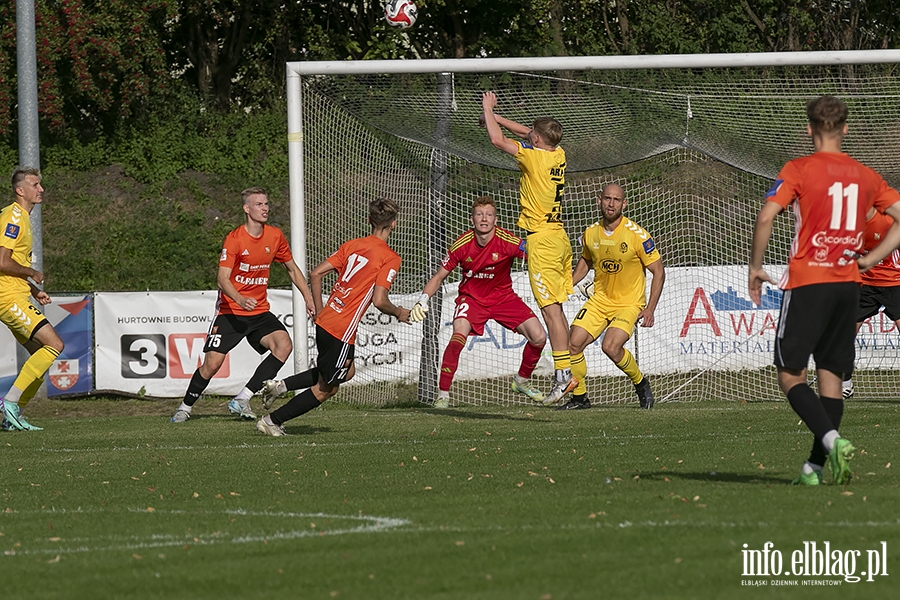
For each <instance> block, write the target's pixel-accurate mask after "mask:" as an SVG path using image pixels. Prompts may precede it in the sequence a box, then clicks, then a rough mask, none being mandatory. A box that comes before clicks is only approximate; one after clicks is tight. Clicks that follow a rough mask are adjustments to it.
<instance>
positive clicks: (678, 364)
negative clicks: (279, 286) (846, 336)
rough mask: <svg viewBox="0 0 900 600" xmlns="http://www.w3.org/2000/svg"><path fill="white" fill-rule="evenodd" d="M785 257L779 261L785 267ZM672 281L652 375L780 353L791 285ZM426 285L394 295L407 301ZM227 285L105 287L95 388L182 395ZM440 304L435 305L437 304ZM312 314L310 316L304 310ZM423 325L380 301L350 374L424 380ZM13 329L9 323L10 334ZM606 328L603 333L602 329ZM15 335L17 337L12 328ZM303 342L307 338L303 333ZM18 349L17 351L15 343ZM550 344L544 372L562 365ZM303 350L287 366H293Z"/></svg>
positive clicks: (599, 360) (877, 358) (866, 353)
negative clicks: (781, 316)
mask: <svg viewBox="0 0 900 600" xmlns="http://www.w3.org/2000/svg"><path fill="white" fill-rule="evenodd" d="M783 269H784V268H783V267H768V268H767V270H768V272H769V274H770V275H771V276H772V277H774V278H776V279H777V278H778V277H780V276H781V273H782V271H783ZM666 275H667V276H666V286H665V289H664V291H663V295H662V299H661V300H660V304H659V307H658V308H657V311H656V324H655V325H654V326H653V327H651V328H644V327H638V328H637V331H636V334H635V336H634V337H633V338H632V339H631V340H630V341H629V342H628V345H627V347H628V348H629V349H630V350H631V351H632V352H633V353H634V354H635V356H637V358H638V361H639V364H640V365H641V369H642V370H643V371H644V372H646V373H648V374H651V375H654V374H664V373H672V372H678V371H695V370H701V369H712V370H742V369H758V368H762V367H765V366H768V365H771V364H772V352H773V348H774V339H775V329H776V325H777V319H778V311H779V308H780V304H781V291H780V290H778V289H775V288H774V287H773V286H764V295H763V304H762V306H759V307H757V306H754V305H753V304H752V303H751V302H750V298H749V296H748V294H747V267H746V266H745V265H733V266H724V267H675V268H672V267H670V268H667V269H666ZM513 287H514V289H515V290H516V292H517V293H518V294H519V295H520V296H521V297H522V298H523V299H524V300H525V302H526V303H527V304H528V305H529V306H531V308H532V310H533V311H534V312H535V314H536V315H537V316H538V318H540V311H539V310H538V309H537V306H536V305H535V303H534V300H533V299H532V296H531V291H530V288H529V285H528V279H527V275H526V274H525V273H514V274H513ZM456 293H457V285H456V284H449V285H446V286H445V287H444V296H443V303H442V307H441V324H442V326H441V329H440V333H439V341H438V344H439V348H438V356H440V355H441V354H442V353H443V349H444V348H445V347H446V345H447V343H448V342H449V340H450V335H451V333H452V327H451V319H452V316H453V311H454V308H455V304H454V303H455V299H456ZM417 298H418V294H417V293H416V294H408V295H391V300H392V301H393V302H394V303H396V304H399V305H402V306H405V307H407V308H409V307H411V306H412V305H413V303H414V302H415V301H416V299H417ZM215 300H216V292H214V291H207V292H135V293H97V294H96V295H95V306H94V314H95V339H94V341H95V346H94V349H95V361H96V369H95V387H96V389H98V390H111V391H121V392H126V393H130V394H145V395H148V396H156V397H180V396H182V395H183V394H184V390H185V389H186V388H187V384H188V381H189V380H190V377H191V375H192V374H193V372H194V370H195V369H196V368H197V366H198V365H199V364H200V362H201V361H202V358H203V356H202V348H203V343H204V340H205V337H206V333H207V331H208V330H209V326H210V324H211V323H212V319H213V316H214V311H215ZM269 301H270V303H271V305H272V312H273V313H274V314H275V315H276V316H278V318H279V319H280V320H281V321H282V322H283V323H284V324H285V326H286V327H287V329H288V331H289V332H291V333H292V332H293V315H292V307H291V296H290V292H289V291H287V290H270V292H269ZM583 302H584V298H583V297H581V296H580V295H577V294H576V295H575V296H572V297H571V298H570V299H569V302H567V303H566V305H565V307H564V309H565V313H566V316H567V317H568V319H569V322H571V321H572V319H573V318H574V317H575V315H576V314H577V312H578V310H580V309H581V306H582V304H583ZM432 310H436V307H435V306H432ZM304 318H305V317H304ZM422 328H423V326H422V324H414V325H404V324H401V323H399V322H397V320H396V318H394V317H388V316H387V315H384V314H382V313H380V312H379V311H378V310H377V309H375V308H374V307H369V310H368V311H367V312H366V315H365V316H364V317H363V320H362V322H361V323H360V327H359V333H358V336H357V340H356V348H355V351H356V370H357V374H356V377H355V378H354V379H353V380H352V381H351V382H350V383H349V384H348V385H354V384H365V383H370V382H372V381H397V380H401V381H409V382H417V381H418V376H419V363H420V358H421V344H422ZM4 333H7V332H3V331H0V335H3V334H4ZM601 339H602V338H601ZM10 341H11V337H10ZM856 341H857V356H858V361H859V363H860V364H864V365H866V366H867V368H873V367H874V368H897V364H898V360H897V359H898V353H900V334H898V331H897V329H896V327H895V326H894V324H893V323H892V322H891V321H890V320H889V319H888V318H887V317H885V316H884V315H883V314H882V313H879V314H878V315H876V316H875V317H873V318H872V319H870V320H869V321H867V322H866V323H865V324H864V325H863V327H862V330H861V331H860V333H859V335H858V336H857V340H856ZM305 343H306V344H307V345H308V347H309V354H310V359H311V360H312V361H314V360H315V356H316V348H315V332H314V328H313V326H312V325H311V324H310V325H309V328H308V335H307V339H306V340H305ZM295 344H296V342H295ZM524 344H525V338H524V337H522V336H521V335H519V334H517V333H514V332H510V331H507V330H505V329H504V328H503V327H501V326H500V325H498V324H497V323H495V322H493V321H490V322H488V324H487V326H486V327H485V332H484V335H482V336H479V337H470V338H469V339H468V340H467V343H466V346H465V348H464V350H463V353H462V355H461V356H460V362H459V369H458V371H457V375H456V378H457V379H483V378H491V377H508V376H512V375H513V374H515V373H516V371H517V370H518V368H519V363H520V361H521V356H522V347H523V345H524ZM12 346H13V344H4V351H3V352H2V353H0V374H2V373H9V374H12V373H14V372H15V353H14V352H12V351H11V350H12ZM7 349H9V350H7ZM585 359H586V360H587V363H588V372H589V373H590V374H591V375H592V376H598V375H615V376H618V375H620V372H619V370H618V369H617V368H616V367H615V365H613V364H612V361H610V360H609V359H608V358H607V357H606V356H605V355H604V354H603V352H602V350H601V340H597V341H596V342H594V343H593V344H591V345H590V346H588V348H586V349H585ZM259 362H260V356H259V355H257V353H256V352H255V351H254V350H253V349H252V348H251V347H250V345H249V344H247V343H246V342H242V343H241V344H239V345H238V346H237V347H236V348H235V349H234V350H233V351H232V352H231V353H230V354H229V356H228V358H227V360H226V362H225V364H224V365H223V367H222V370H221V371H220V372H219V374H218V375H217V376H216V377H215V378H214V379H213V380H212V382H211V383H210V386H209V388H208V390H209V392H211V393H216V394H222V395H230V394H235V393H237V392H238V391H240V389H241V388H242V387H243V386H244V384H245V383H246V382H247V380H248V379H249V378H250V376H251V375H252V374H253V371H254V370H255V369H256V367H257V365H258V364H259ZM552 368H553V366H552V360H551V357H550V345H549V343H548V344H547V345H546V346H545V348H544V354H543V356H542V357H541V361H540V363H539V365H538V371H537V374H538V375H546V374H549V373H551V372H552ZM293 370H294V369H293V358H291V359H289V360H288V362H287V363H286V364H285V366H284V367H283V368H282V369H281V371H280V373H279V376H280V377H285V376H287V375H290V374H292V373H293Z"/></svg>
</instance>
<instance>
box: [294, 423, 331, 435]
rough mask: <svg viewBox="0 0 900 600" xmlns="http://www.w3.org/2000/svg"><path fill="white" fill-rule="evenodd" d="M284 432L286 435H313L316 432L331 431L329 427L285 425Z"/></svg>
mask: <svg viewBox="0 0 900 600" xmlns="http://www.w3.org/2000/svg"><path fill="white" fill-rule="evenodd" d="M284 432H285V433H286V434H288V435H314V434H317V433H333V432H334V429H332V428H331V427H311V426H309V425H291V426H289V425H285V427H284Z"/></svg>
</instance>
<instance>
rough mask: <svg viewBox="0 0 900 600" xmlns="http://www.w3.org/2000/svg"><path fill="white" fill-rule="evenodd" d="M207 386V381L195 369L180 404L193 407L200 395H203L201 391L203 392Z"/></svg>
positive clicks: (198, 370)
mask: <svg viewBox="0 0 900 600" xmlns="http://www.w3.org/2000/svg"><path fill="white" fill-rule="evenodd" d="M208 385H209V379H204V378H203V375H201V374H200V369H197V370H196V371H194V376H193V377H191V382H190V383H189V384H188V388H187V391H186V392H185V393H184V400H182V402H184V403H185V404H187V405H188V406H193V405H194V403H195V402H196V401H197V400H199V399H200V394H202V393H203V390H205V389H206V386H208Z"/></svg>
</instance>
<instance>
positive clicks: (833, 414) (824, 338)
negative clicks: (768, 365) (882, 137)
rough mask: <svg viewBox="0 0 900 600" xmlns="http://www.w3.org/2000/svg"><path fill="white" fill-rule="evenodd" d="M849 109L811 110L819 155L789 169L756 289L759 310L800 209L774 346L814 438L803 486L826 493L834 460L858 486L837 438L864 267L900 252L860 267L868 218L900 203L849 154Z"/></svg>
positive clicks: (823, 104) (757, 265)
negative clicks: (776, 249)
mask: <svg viewBox="0 0 900 600" xmlns="http://www.w3.org/2000/svg"><path fill="white" fill-rule="evenodd" d="M847 112H848V111H847V105H846V104H844V102H842V101H841V100H839V99H838V98H835V97H833V96H821V97H819V98H815V99H813V100H810V101H809V102H808V103H807V105H806V113H807V116H808V117H809V125H807V127H806V131H807V133H808V134H809V136H810V137H812V141H813V147H814V149H815V152H814V153H813V154H811V155H809V156H805V157H802V158H797V159H794V160H791V161H788V163H787V164H785V165H784V167H783V168H782V169H781V172H780V173H779V174H778V177H777V178H776V180H775V183H774V184H773V185H772V188H771V189H770V190H769V191H768V193H767V194H766V203H765V205H764V206H763V207H762V209H761V210H760V211H759V215H758V216H757V218H756V226H755V227H754V230H753V245H752V249H751V252H750V268H749V275H748V288H749V292H750V299H751V300H752V301H753V302H754V303H756V304H757V305H759V304H760V302H761V300H762V284H763V282H769V283H775V282H774V281H773V280H772V278H771V277H769V275H768V274H767V273H766V272H765V270H764V269H763V258H764V255H765V251H766V246H767V245H768V243H769V239H770V238H771V236H772V226H773V223H774V221H775V217H776V216H777V215H778V214H780V213H781V212H782V211H784V210H785V209H786V208H787V207H788V206H791V205H793V211H794V218H795V233H794V241H793V243H792V244H791V252H790V257H789V258H788V267H787V270H786V271H785V272H784V275H783V276H782V278H781V282H780V283H779V284H778V285H779V287H780V288H781V289H783V290H784V294H783V295H782V300H781V312H780V315H779V318H778V331H777V335H776V338H775V361H774V362H775V367H776V369H777V371H778V385H779V386H780V387H781V390H782V391H783V392H784V394H785V396H787V399H788V401H789V402H790V404H791V408H793V409H794V411H795V412H796V413H797V414H798V415H799V416H800V418H801V419H802V420H803V422H804V423H806V426H807V427H808V428H809V429H810V431H811V432H812V433H813V446H812V451H811V453H810V456H809V459H808V460H807V461H806V462H805V463H804V464H803V467H802V468H801V470H800V476H799V477H797V479H795V480H794V483H796V484H801V485H819V484H820V483H821V482H822V469H823V467H824V465H825V461H826V460H827V461H828V464H829V466H830V469H831V473H832V477H833V481H834V483H836V484H845V483H847V482H848V481H850V477H851V473H850V459H852V458H853V452H854V447H853V444H851V443H850V441H849V440H847V439H846V438H842V437H841V435H840V434H839V433H838V428H839V427H840V425H841V418H842V416H843V412H844V401H843V398H842V397H841V375H842V374H843V373H849V372H851V371H852V370H853V359H854V338H855V335H856V332H855V325H856V314H857V309H858V308H859V283H860V275H859V273H860V268H862V269H863V270H865V269H867V268H869V267H871V266H872V265H873V264H875V263H877V262H879V261H880V260H881V259H882V258H884V257H885V256H887V254H888V253H889V252H890V251H891V250H892V249H893V248H895V247H896V246H897V245H898V242H900V239H897V240H892V241H893V245H892V246H888V245H887V244H888V243H890V242H889V239H890V238H892V236H891V235H888V236H886V238H885V240H883V242H882V243H881V244H879V245H878V246H877V247H876V248H875V249H873V250H872V252H871V253H870V254H869V255H868V256H865V257H863V258H861V259H859V266H858V265H857V262H856V261H854V260H853V258H854V257H855V256H857V253H858V252H859V251H860V250H861V249H862V247H863V235H864V231H865V219H866V214H867V213H868V211H869V209H870V208H871V207H872V206H874V207H875V208H876V209H877V210H878V211H879V212H884V213H887V214H889V215H890V216H891V217H893V219H894V220H895V221H896V220H898V219H900V202H898V201H900V194H898V193H897V191H896V190H894V189H893V188H891V187H889V186H888V184H887V183H886V182H885V181H884V179H883V178H882V177H881V175H879V174H878V173H876V172H875V171H874V170H872V169H870V168H869V167H867V166H865V165H863V164H862V163H860V162H858V161H856V160H853V159H852V158H850V157H849V156H847V155H846V154H844V153H843V152H841V145H842V142H843V140H844V136H845V135H847ZM810 355H812V356H813V358H814V359H815V362H816V377H817V380H818V386H819V395H816V393H815V392H814V391H813V390H812V388H810V387H809V384H808V383H807V368H808V365H809V357H810Z"/></svg>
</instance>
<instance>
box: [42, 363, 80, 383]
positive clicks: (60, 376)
mask: <svg viewBox="0 0 900 600" xmlns="http://www.w3.org/2000/svg"><path fill="white" fill-rule="evenodd" d="M47 374H48V376H49V377H50V383H52V384H53V386H54V387H56V389H58V390H61V391H65V390H67V389H69V388H71V387H72V386H73V385H75V384H76V383H78V359H77V358H61V359H59V360H54V361H53V364H52V365H51V366H50V371H48V373H47Z"/></svg>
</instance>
